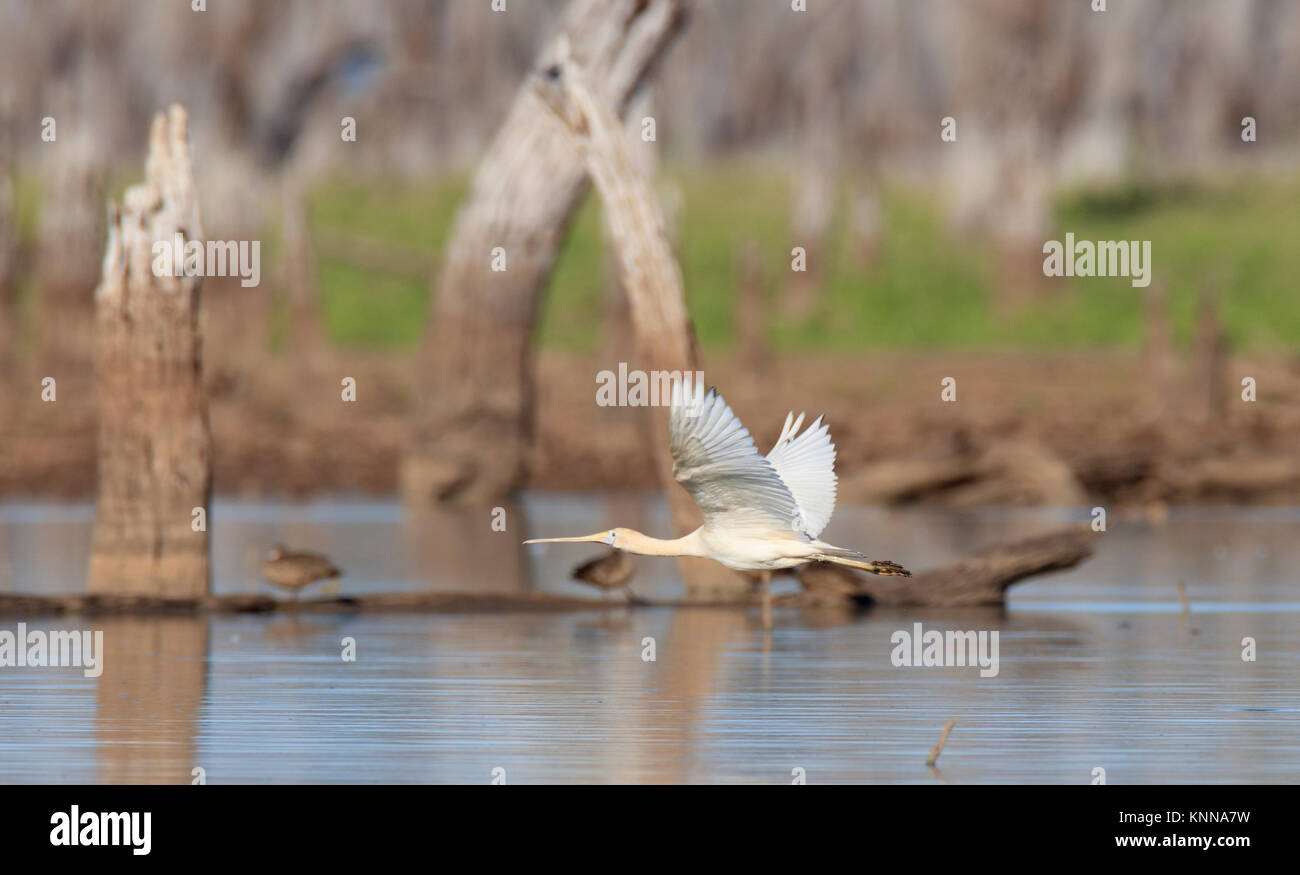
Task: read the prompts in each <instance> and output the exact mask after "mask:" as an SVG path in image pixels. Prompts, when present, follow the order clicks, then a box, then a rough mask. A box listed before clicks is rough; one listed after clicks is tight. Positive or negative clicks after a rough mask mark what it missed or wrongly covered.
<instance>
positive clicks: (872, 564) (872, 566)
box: [814, 554, 912, 577]
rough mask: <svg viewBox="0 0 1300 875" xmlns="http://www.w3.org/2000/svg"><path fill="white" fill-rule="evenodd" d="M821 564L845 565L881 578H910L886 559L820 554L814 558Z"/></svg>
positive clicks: (909, 573) (902, 568)
mask: <svg viewBox="0 0 1300 875" xmlns="http://www.w3.org/2000/svg"><path fill="white" fill-rule="evenodd" d="M814 558H816V559H820V560H821V561H823V562H834V563H835V564H836V565H847V566H848V567H849V568H857V569H859V570H861V571H866V572H868V573H870V574H879V575H881V576H883V577H911V576H912V572H910V571H908V570H907V569H906V568H904V567H903V566H901V565H899V564H898V563H897V562H890V561H889V560H888V559H868V558H867V557H866V556H861V558H851V557H848V556H835V555H832V554H822V555H820V556H816V557H814Z"/></svg>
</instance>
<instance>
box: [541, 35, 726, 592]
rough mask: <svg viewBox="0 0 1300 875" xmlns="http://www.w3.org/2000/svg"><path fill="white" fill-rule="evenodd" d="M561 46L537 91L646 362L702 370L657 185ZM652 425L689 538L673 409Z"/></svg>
mask: <svg viewBox="0 0 1300 875" xmlns="http://www.w3.org/2000/svg"><path fill="white" fill-rule="evenodd" d="M560 48H561V52H560V57H559V58H558V59H557V62H556V63H555V64H552V65H551V66H549V67H547V68H546V70H545V72H544V73H543V74H541V75H540V76H539V77H537V78H536V79H535V80H534V87H535V89H536V90H537V93H538V94H539V95H540V96H541V97H542V99H543V100H544V101H545V102H546V104H547V105H548V106H549V107H550V108H551V109H552V110H553V111H554V112H555V114H556V116H557V117H558V118H559V119H560V121H561V122H563V124H564V127H565V128H566V129H567V130H568V132H569V134H570V136H571V137H572V138H573V143H574V145H575V146H576V147H577V151H578V153H579V154H580V155H581V156H582V158H583V160H584V161H585V162H586V166H587V171H588V173H590V175H591V179H592V181H593V182H594V183H595V185H596V190H597V191H598V192H599V193H600V198H601V203H602V204H603V205H604V208H605V219H606V222H607V223H608V227H609V236H610V242H611V243H612V244H613V248H614V253H615V255H616V257H617V261H618V269H619V278H620V283H621V285H622V287H623V289H624V291H625V292H626V294H627V299H628V307H629V310H630V311H631V315H632V327H633V331H634V333H635V334H636V346H637V354H638V364H639V365H640V366H641V367H642V368H644V369H646V370H648V371H660V372H668V373H678V374H687V373H689V372H694V371H698V370H700V353H699V349H698V345H697V344H696V340H695V331H694V329H693V328H692V327H691V322H690V317H689V316H688V315H687V312H686V294H685V290H684V286H683V282H682V273H681V269H680V268H679V267H678V265H677V259H676V257H675V256H674V255H673V251H672V244H671V243H670V242H669V240H668V234H667V231H666V228H665V223H664V218H663V212H662V210H661V209H660V207H659V203H658V201H657V200H656V198H655V196H654V192H653V191H652V189H651V186H650V182H649V180H648V179H646V177H645V175H644V174H642V173H641V172H640V171H639V170H638V169H637V167H636V164H635V163H634V161H633V160H632V158H631V156H630V155H629V153H628V148H627V145H626V142H625V134H624V131H623V129H622V126H621V125H620V124H619V121H618V119H617V117H616V116H615V115H614V111H613V110H612V109H611V108H610V107H609V105H608V104H606V103H605V102H604V101H602V100H601V98H600V97H599V96H598V95H597V93H596V91H595V89H594V88H593V87H592V84H591V80H590V78H589V75H588V73H587V72H586V71H585V70H584V69H583V68H582V67H581V66H580V65H579V64H578V63H576V62H575V61H574V59H573V58H572V57H571V56H570V55H569V54H568V52H567V51H566V48H567V47H566V46H564V45H563V44H561V47H560ZM646 422H647V425H648V427H649V428H650V429H651V430H652V434H651V435H650V445H651V446H653V447H654V448H655V453H654V456H655V464H656V467H657V469H658V474H659V482H660V484H662V486H663V487H664V489H665V490H666V493H667V497H668V505H669V509H670V510H671V513H672V518H673V527H674V528H675V529H676V530H677V534H678V535H685V534H686V533H688V532H690V531H691V530H693V529H695V528H697V527H698V526H699V525H700V522H701V518H700V514H699V510H698V509H697V508H696V507H695V504H694V502H693V501H692V500H691V497H690V496H689V495H688V494H687V493H686V491H685V490H684V489H682V487H681V486H679V485H678V484H677V482H676V479H675V478H674V476H673V461H672V455H671V453H670V452H669V448H668V407H666V406H661V407H657V408H655V409H654V410H653V411H652V415H651V416H649V417H647V419H646ZM679 565H680V568H681V570H682V576H683V578H684V579H685V581H686V584H687V587H688V588H689V589H690V590H691V591H692V593H698V592H702V591H705V590H711V591H718V590H724V589H725V590H738V589H742V588H744V587H745V586H747V582H746V581H745V580H744V579H742V578H740V577H739V576H738V575H736V574H734V573H731V572H728V571H725V569H722V567H721V566H718V565H716V564H714V563H712V562H708V561H706V560H701V559H681V560H679Z"/></svg>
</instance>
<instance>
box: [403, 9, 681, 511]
mask: <svg viewBox="0 0 1300 875" xmlns="http://www.w3.org/2000/svg"><path fill="white" fill-rule="evenodd" d="M685 10H686V0H574V2H573V3H572V4H571V5H570V7H569V10H568V13H567V19H566V26H565V28H564V32H565V34H566V35H567V38H568V40H569V42H570V44H571V46H572V51H573V54H574V56H575V57H576V58H577V59H579V60H580V61H581V62H582V63H583V64H584V65H586V67H587V68H588V69H590V70H591V74H592V76H593V77H594V78H595V80H596V81H598V82H600V83H601V97H602V98H603V99H604V100H605V101H607V103H608V104H609V105H610V106H613V107H615V110H616V111H617V112H620V113H621V112H622V111H623V108H624V107H625V106H626V104H627V101H628V99H629V97H630V96H631V95H632V94H633V92H635V91H636V90H637V88H639V87H640V86H641V84H642V83H643V82H644V81H645V80H646V78H647V77H648V76H649V74H650V71H651V69H652V68H653V66H654V63H655V61H656V60H657V59H658V58H659V56H660V55H661V54H662V53H663V51H664V50H665V49H666V48H667V46H668V45H669V44H670V43H671V42H672V40H673V38H674V37H675V36H676V34H677V32H678V31H679V29H680V28H681V26H682V24H683V23H684V21H685ZM556 51H557V48H556V44H555V43H552V44H551V45H549V46H548V47H547V48H546V49H545V51H544V52H543V61H544V62H547V61H548V59H551V58H554V57H555V56H556ZM585 186H586V170H585V168H584V167H583V163H582V159H581V157H580V156H579V155H578V154H577V153H576V152H575V151H574V149H573V146H572V144H571V143H570V142H568V139H567V138H566V137H565V136H564V135H563V132H562V131H560V130H557V128H556V125H555V123H554V121H553V120H552V119H550V118H549V117H548V113H547V110H546V108H545V107H544V106H543V105H542V104H541V102H540V101H539V100H538V99H537V97H536V95H535V94H533V93H532V92H531V90H530V89H528V88H526V87H525V88H524V89H522V90H521V92H520V94H519V95H518V96H517V97H516V99H515V103H514V106H513V107H512V108H511V110H510V113H509V114H508V116H507V117H506V120H505V122H504V123H503V125H502V126H501V130H500V132H499V133H498V135H497V137H496V139H495V141H494V142H493V143H492V145H491V147H489V149H488V152H487V154H486V155H485V156H484V158H483V161H482V163H481V164H480V165H479V168H478V172H477V174H476V175H475V178H474V184H473V188H472V189H471V191H470V194H469V198H468V200H467V202H466V204H465V206H464V207H463V208H462V209H461V212H460V215H459V217H458V218H457V220H456V225H455V227H454V229H453V230H452V233H451V239H450V240H449V242H448V244H447V247H446V250H445V253H444V258H443V260H442V267H441V270H440V271H439V276H438V288H437V295H436V298H435V300H434V302H433V307H432V312H431V316H430V321H429V327H428V331H427V334H426V337H425V343H424V347H423V349H422V351H421V355H420V369H421V374H422V376H423V383H424V390H423V392H422V394H421V397H420V399H419V400H418V402H417V412H416V422H415V429H414V433H413V435H412V445H411V450H410V452H409V454H408V456H407V458H406V460H405V464H404V466H403V471H402V488H403V492H404V493H405V495H406V497H407V499H408V501H415V502H428V501H430V500H443V501H446V500H455V501H460V502H462V503H466V504H482V503H486V502H491V501H496V500H499V499H501V498H502V497H503V496H505V495H507V494H509V493H510V492H511V491H512V490H513V489H514V488H515V487H516V486H517V485H518V484H519V482H520V480H521V479H522V477H523V474H524V448H525V444H526V440H527V436H528V427H529V423H530V421H531V417H532V410H531V400H532V397H533V395H534V391H533V387H532V379H533V376H532V373H531V370H532V369H531V366H530V358H531V340H532V334H533V328H534V322H535V318H536V314H537V308H538V303H539V299H540V295H541V291H542V288H543V287H544V286H545V283H546V280H547V277H549V275H550V272H551V267H552V265H553V263H554V261H555V256H556V252H557V250H558V247H559V244H560V241H561V239H563V236H564V232H565V230H566V228H567V225H568V222H569V219H570V218H571V217H572V215H573V212H574V210H575V209H576V208H577V206H578V204H579V203H580V201H581V199H582V196H583V194H584V192H585ZM593 391H594V389H593Z"/></svg>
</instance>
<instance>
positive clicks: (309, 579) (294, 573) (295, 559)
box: [262, 544, 343, 601]
mask: <svg viewBox="0 0 1300 875" xmlns="http://www.w3.org/2000/svg"><path fill="white" fill-rule="evenodd" d="M342 573H343V572H342V571H340V570H339V569H338V568H336V567H335V566H334V563H333V562H330V560H329V559H327V558H326V557H324V556H322V555H321V554H319V553H310V552H308V551H306V550H290V549H289V548H288V547H286V546H284V545H283V544H276V545H275V547H273V548H272V549H271V552H270V553H269V554H267V557H266V562H265V563H263V565H262V576H263V577H264V578H266V580H267V581H268V582H270V583H273V584H275V585H276V586H278V587H282V588H284V589H287V590H290V591H292V592H293V597H294V600H295V601H296V600H297V599H298V594H299V593H300V592H301V590H302V588H303V587H304V586H306V585H307V584H309V583H315V582H316V581H318V580H330V579H332V578H335V577H338V576H339V575H341V574H342Z"/></svg>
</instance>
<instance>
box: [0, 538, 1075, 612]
mask: <svg viewBox="0 0 1300 875" xmlns="http://www.w3.org/2000/svg"><path fill="white" fill-rule="evenodd" d="M1094 537H1095V534H1094V533H1093V531H1092V529H1091V528H1090V527H1088V526H1087V525H1080V526H1076V527H1072V528H1069V529H1066V530H1064V531H1059V532H1053V533H1051V534H1047V535H1038V536H1035V537H1032V538H1026V539H1024V540H1021V541H1014V542H1011V543H1008V544H999V545H996V546H993V547H989V548H988V549H986V550H982V551H980V552H979V553H976V554H975V555H973V556H970V557H968V558H966V559H962V560H959V561H957V562H952V563H949V564H947V565H943V566H940V567H939V568H936V569H933V570H931V571H923V572H921V573H920V574H917V575H916V576H915V577H912V578H910V579H908V578H901V577H877V576H875V575H872V574H863V573H860V572H857V571H854V570H853V569H850V568H844V567H842V566H839V565H831V564H829V563H825V562H814V563H811V564H809V565H805V566H803V567H802V568H800V569H798V570H797V571H796V572H795V574H796V576H797V577H798V578H799V582H800V583H801V584H802V585H803V587H804V592H802V593H799V594H797V595H794V596H787V597H784V598H783V599H780V600H779V601H781V602H783V603H787V604H788V603H794V604H799V605H818V604H832V603H833V604H846V603H850V602H864V601H868V602H873V603H876V604H882V605H908V606H938V605H943V606H968V605H1000V604H1002V602H1003V595H1004V592H1005V590H1006V589H1007V587H1009V586H1011V585H1012V584H1013V583H1015V582H1016V581H1019V580H1024V579H1025V578H1026V577H1031V576H1033V575H1035V574H1044V573H1046V572H1049V571H1058V570H1061V569H1064V568H1070V567H1072V566H1074V565H1077V564H1078V563H1080V562H1082V561H1083V560H1085V559H1087V558H1088V557H1089V556H1091V555H1092V544H1091V542H1092V539H1093V538H1094ZM753 601H754V599H753V598H752V597H749V596H745V597H742V598H735V599H724V600H718V599H692V598H687V599H674V600H665V601H651V600H647V599H643V598H638V599H637V600H636V601H634V602H628V601H623V600H608V599H591V598H578V597H574V596H566V595H557V594H554V593H546V592H530V593H495V592H410V593H368V594H363V595H353V596H347V595H344V596H329V597H322V598H310V599H302V600H301V601H294V600H290V599H277V598H273V597H272V596H270V595H253V594H244V593H241V594H235V595H219V596H205V597H202V598H193V599H184V598H165V597H161V596H149V595H131V594H113V593H88V594H78V595H57V596H43V595H22V594H14V593H0V616H20V617H24V618H30V617H34V616H49V615H60V614H82V615H104V614H135V615H158V614H194V613H218V614H258V613H273V612H274V613H289V614H293V613H299V614H338V613H362V612H375V613H406V612H409V613H447V614H455V613H480V612H481V613H492V612H503V611H586V610H596V611H605V610H622V609H627V608H642V607H655V608H736V607H747V606H748V605H750V604H752V603H753Z"/></svg>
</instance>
